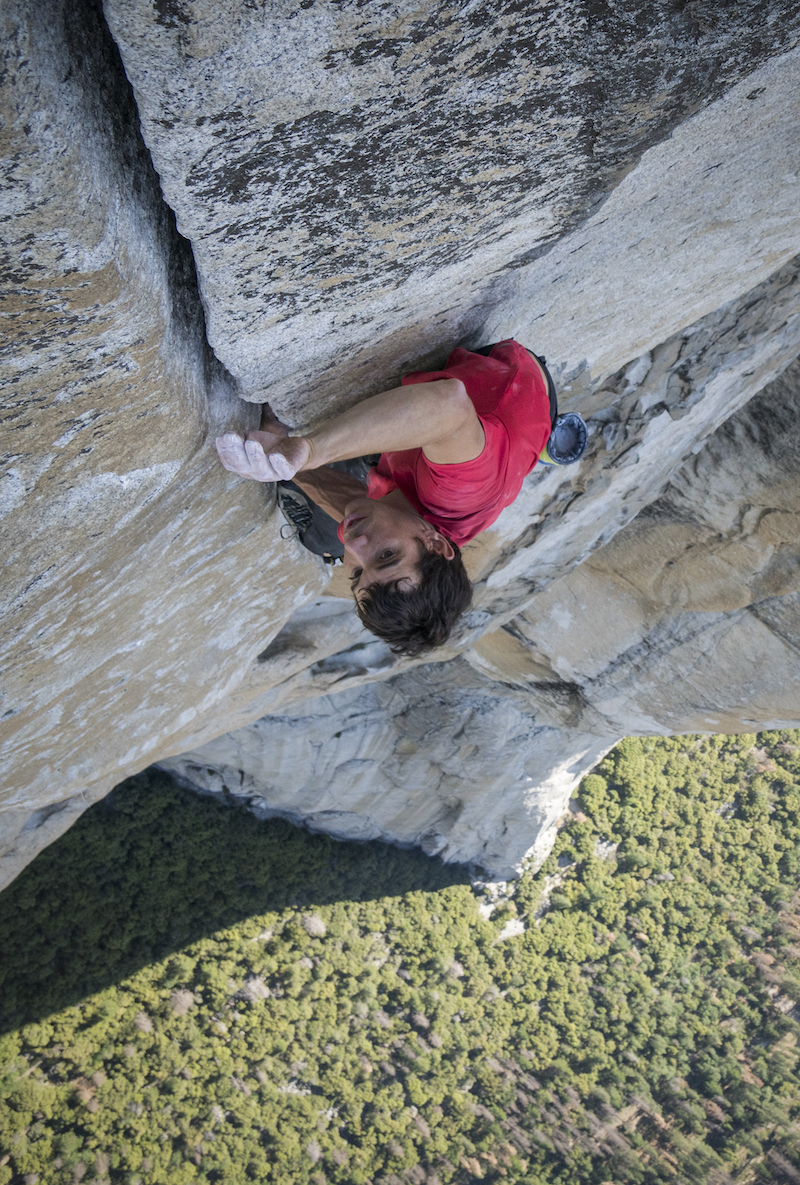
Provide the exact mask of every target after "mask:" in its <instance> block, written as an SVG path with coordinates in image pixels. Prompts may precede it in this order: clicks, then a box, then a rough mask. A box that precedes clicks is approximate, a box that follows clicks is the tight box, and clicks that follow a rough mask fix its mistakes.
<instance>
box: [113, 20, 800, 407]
mask: <svg viewBox="0 0 800 1185" xmlns="http://www.w3.org/2000/svg"><path fill="white" fill-rule="evenodd" d="M105 11H106V14H107V16H108V20H109V24H110V27H111V30H112V33H113V35H114V37H115V39H116V41H117V43H118V45H119V47H120V51H121V53H122V58H123V61H124V64H125V69H126V72H127V74H128V77H129V78H130V80H131V82H132V84H133V88H134V92H135V95H136V101H137V105H138V108H139V112H140V115H141V119H142V129H143V134H144V138H145V141H146V143H147V145H148V147H149V148H150V151H151V153H152V155H153V161H154V163H155V166H156V169H157V170H158V174H159V177H160V179H161V184H162V188H163V191H164V195H165V197H166V200H167V202H168V203H169V204H170V206H171V207H172V209H173V210H175V212H176V215H177V219H178V227H179V229H180V230H181V232H182V233H183V234H184V235H186V237H187V238H189V239H190V240H191V243H192V248H193V251H194V255H195V259H196V262H197V269H198V276H199V282H200V289H201V292H202V296H203V302H204V305H205V309H206V316H207V324H208V334H209V340H210V342H211V344H212V346H213V348H214V350H215V352H216V353H217V355H218V357H219V358H220V359H221V360H222V361H223V362H224V364H225V365H226V367H227V368H228V370H229V371H230V372H231V373H232V374H233V375H235V376H236V378H237V379H238V380H239V383H240V390H241V393H242V394H243V396H244V397H245V398H252V399H256V400H260V399H262V398H263V392H264V391H265V390H268V391H269V394H270V399H271V400H272V401H274V402H275V404H276V406H278V407H279V408H280V409H281V411H282V412H283V414H284V415H285V416H287V417H289V419H290V421H294V422H303V421H308V420H313V419H315V418H317V417H318V416H319V415H320V413H321V412H322V411H323V410H327V408H328V407H329V406H331V405H336V404H338V403H341V402H343V401H346V402H352V401H353V399H354V398H355V397H356V396H358V395H359V394H363V393H371V392H372V391H374V390H381V389H383V387H384V386H385V385H386V384H387V383H388V382H391V380H393V379H395V378H396V377H397V376H399V374H400V372H401V370H402V369H406V370H408V369H414V368H417V365H418V364H420V363H424V362H425V361H426V360H429V361H430V360H433V359H434V358H438V357H441V354H442V351H443V350H444V352H445V353H446V351H447V348H448V346H449V345H451V344H453V343H455V342H456V341H458V340H460V339H462V338H465V337H470V336H471V335H474V334H476V333H478V332H479V331H480V329H481V325H482V324H483V323H484V322H487V324H488V326H489V327H490V328H489V334H490V336H489V337H488V338H484V340H496V339H497V338H496V336H493V335H495V334H496V333H497V335H498V336H500V337H503V336H508V335H509V332H510V329H511V328H512V327H513V330H514V331H516V332H517V333H518V334H520V336H521V333H522V332H523V331H524V332H525V334H526V335H530V334H534V335H535V338H536V340H533V341H531V342H530V344H531V345H532V346H533V347H534V348H538V347H541V349H542V350H546V352H547V354H548V357H551V356H552V357H553V360H554V361H555V362H557V364H558V366H559V367H562V366H566V367H568V368H571V367H573V366H576V365H579V364H580V363H581V362H582V361H583V360H584V359H586V358H588V359H590V363H591V364H592V370H593V373H594V374H595V377H597V376H598V374H599V373H600V372H599V371H598V370H597V369H596V368H595V366H594V355H595V354H596V353H597V349H598V342H599V339H602V340H604V341H605V343H606V350H607V356H606V355H603V358H602V361H603V363H604V364H605V365H607V366H608V368H609V369H611V370H615V369H617V367H618V366H620V365H621V364H622V363H623V362H626V361H628V360H630V359H631V358H633V357H636V356H637V355H639V354H641V353H642V352H643V351H644V350H645V349H649V348H650V346H651V345H653V344H656V343H657V342H659V341H661V340H663V339H664V338H665V337H667V336H669V335H670V334H671V333H673V332H675V330H676V329H677V328H680V327H682V326H683V325H685V324H690V323H691V322H693V321H695V320H697V318H698V317H699V316H700V315H702V314H703V313H706V312H709V311H711V310H712V309H715V308H718V307H719V306H720V305H721V304H723V303H724V302H725V301H727V300H729V299H731V298H732V297H734V296H737V295H739V294H741V293H742V292H744V291H747V290H748V289H750V288H753V287H754V286H755V284H756V283H757V282H758V280H759V279H764V278H765V277H766V276H767V275H769V274H770V273H771V272H773V271H775V270H776V269H777V267H778V266H779V265H780V263H781V262H782V261H783V260H785V259H786V258H787V242H790V243H791V244H793V245H791V246H790V247H789V248H788V255H793V254H795V253H796V251H797V249H798V248H797V242H796V238H795V237H794V235H795V218H794V208H795V205H796V196H795V190H794V189H792V188H791V186H788V185H787V183H785V182H784V181H783V180H782V179H783V178H784V177H785V175H786V172H787V170H786V168H785V167H784V166H785V163H786V142H787V141H790V142H791V144H792V145H794V146H795V148H796V135H797V133H796V121H795V120H794V118H793V111H794V101H793V97H792V96H793V94H796V87H797V66H796V63H790V65H789V66H788V67H785V66H784V65H783V64H781V62H780V55H781V54H782V53H783V52H784V51H787V50H790V49H791V48H792V47H794V46H795V45H796V44H797V32H798V12H797V9H796V6H795V5H793V4H786V3H776V2H772V3H767V4H766V5H765V4H763V3H761V2H760V0H750V3H748V4H744V5H742V6H739V7H738V8H737V9H736V10H735V11H734V10H732V9H731V8H730V6H729V5H728V4H726V3H724V2H722V0H705V2H704V3H702V4H699V5H686V6H677V5H676V6H674V7H673V8H670V9H663V8H658V7H654V6H652V5H650V4H648V3H643V2H641V0H636V2H634V3H631V4H627V5H625V6H624V9H623V8H622V7H617V8H614V7H609V6H608V5H606V4H600V3H592V2H590V3H585V2H583V0H581V2H577V0H567V3H561V4H551V5H528V6H525V5H522V6H520V5H519V4H517V3H515V2H513V0H472V2H471V3H468V4H458V5H455V6H451V7H445V8H442V7H441V6H436V5H423V6H420V5H419V4H417V3H411V2H410V0H399V2H393V3H388V4H383V3H381V4H369V5H361V4H356V3H345V4H339V3H331V2H327V0H316V2H312V3H309V4H303V5H300V6H299V7H298V6H297V5H296V4H287V3H284V2H279V3H276V4H272V5H270V6H269V8H268V9H263V11H259V12H258V14H257V15H256V12H255V10H254V8H253V6H252V4H251V3H249V0H234V2H232V3H228V4H226V5H225V6H224V8H220V6H219V5H218V4H216V3H214V2H213V0H199V2H197V3H192V4H191V5H190V4H185V3H181V2H176V3H168V4H159V5H156V6H154V5H153V4H151V3H150V0H105ZM773 59H777V60H776V61H773ZM762 63H765V64H766V71H765V73H764V74H763V76H762V74H761V73H760V72H759V71H758V70H757V67H758V66H760V65H762ZM787 70H788V73H787ZM743 80H747V81H746V82H743ZM737 83H743V86H742V87H738V88H737V86H736V84H737ZM793 88H794V90H793ZM729 95H730V96H731V97H730V98H727V96H729ZM719 99H722V106H721V107H715V110H714V112H713V113H711V114H710V115H709V116H708V117H706V113H705V110H704V109H705V108H707V107H708V105H709V104H710V103H712V101H713V100H719ZM698 110H700V111H701V118H700V121H699V122H692V123H691V124H690V125H688V127H687V129H686V131H685V132H679V133H678V138H677V139H676V140H675V143H674V144H672V143H671V142H670V141H669V139H667V137H669V134H670V133H671V132H672V131H673V129H676V128H678V127H679V125H680V124H681V123H682V121H683V120H685V119H686V117H687V116H688V115H689V114H690V113H692V112H695V111H698ZM655 144H657V145H659V147H658V148H657V149H656V156H657V159H656V161H655V163H653V164H652V165H651V166H649V167H648V168H645V170H644V173H643V175H641V174H640V176H639V179H638V181H637V183H636V185H635V186H634V189H633V192H631V185H630V183H628V184H627V185H626V184H625V182H624V181H623V182H622V185H621V186H619V187H618V192H619V194H620V198H619V202H621V203H622V212H623V215H624V227H620V225H619V223H620V210H619V209H616V208H615V213H614V215H613V216H612V218H611V221H610V222H609V223H608V225H606V234H605V237H603V236H601V237H600V241H599V243H598V245H597V246H596V247H595V248H594V249H593V250H592V251H590V252H588V253H586V254H587V256H588V257H589V258H590V259H591V262H588V263H584V262H583V255H580V256H578V257H573V256H571V255H570V253H571V252H572V253H573V255H574V252H575V251H576V250H581V251H585V248H584V246H583V244H582V243H581V244H580V246H578V245H576V244H574V243H570V245H569V246H567V247H566V248H565V251H566V258H567V259H568V260H569V262H570V264H571V266H570V267H569V268H568V273H570V274H569V275H568V278H566V279H562V278H561V277H560V273H561V272H562V271H563V263H564V258H563V255H564V253H562V254H561V255H559V256H558V259H559V262H558V264H557V265H556V268H555V272H553V271H551V269H550V268H549V267H547V266H546V265H545V266H544V267H543V270H540V269H539V268H538V267H537V265H536V264H535V263H534V264H530V263H529V261H530V260H535V259H537V258H538V257H540V256H542V254H543V253H545V252H547V250H548V249H549V248H550V247H552V246H553V245H554V244H556V243H557V242H559V241H563V240H564V238H565V235H566V232H568V231H570V230H572V229H573V228H576V227H577V226H578V225H579V224H581V223H582V222H583V221H584V220H585V218H586V216H587V214H589V213H590V212H591V211H592V210H593V209H595V208H596V207H597V205H598V203H599V202H600V201H601V199H602V198H603V197H604V196H605V195H607V194H609V193H611V191H612V190H614V188H615V185H616V184H617V182H618V181H619V180H620V178H624V177H625V175H626V174H627V173H628V172H629V171H630V169H631V167H632V165H634V164H636V163H637V161H638V160H639V158H640V157H641V155H642V153H643V152H644V151H645V150H646V149H648V148H650V147H651V146H652V145H655ZM664 156H666V158H668V159H667V161H666V163H665V162H663V161H662V159H661V158H662V157H664ZM720 170H721V172H720ZM665 180H666V182H667V183H666V184H665ZM659 191H661V199H662V200H656V202H655V204H654V205H651V204H649V203H650V200H651V198H653V197H654V196H656V198H658V193H659ZM779 191H780V194H782V196H779ZM783 191H785V193H784V192H783ZM615 192H617V191H615ZM712 193H713V194H714V200H713V201H712V202H709V197H710V195H711V194H712ZM789 194H791V196H789ZM619 202H618V203H617V205H619ZM665 210H666V212H667V220H666V225H665V224H664V218H665ZM755 215H758V217H757V218H756V217H755ZM596 217H597V218H599V219H600V220H601V222H604V223H605V222H606V216H605V214H604V211H603V210H602V209H601V210H600V211H599V212H598V213H597V215H596ZM756 221H757V222H758V224H759V226H760V228H761V229H760V230H759V231H757V232H756V230H755V225H754V224H755V222H756ZM787 224H788V225H787ZM731 225H735V226H736V227H737V229H736V233H735V234H733V235H732V234H731V233H729V230H728V227H730V226H731ZM790 227H791V229H790ZM743 233H744V238H742V237H741V236H742V234H743ZM647 237H650V238H651V239H652V241H651V242H650V243H649V244H647V245H645V246H644V247H642V244H643V240H644V239H646V238H647ZM754 238H757V239H758V240H759V250H758V251H757V252H755V253H754V252H753V251H752V249H751V242H752V240H753V239H754ZM737 243H738V250H737ZM701 244H702V250H703V251H704V253H705V254H706V255H707V256H708V258H707V260H706V261H705V263H704V264H703V265H702V270H704V271H706V270H710V272H712V273H715V274H716V273H719V274H718V275H717V278H716V282H710V278H709V277H707V278H706V281H705V284H704V285H700V286H699V288H698V291H697V294H696V296H695V298H694V300H689V301H688V302H687V301H686V289H687V287H688V288H689V290H691V288H692V277H693V276H695V274H696V272H697V270H698V269H697V267H696V265H695V263H694V262H692V261H691V260H690V257H693V256H694V255H695V254H696V252H697V250H698V248H699V247H700V245H701ZM676 252H679V253H680V254H681V255H683V256H685V257H686V259H687V260H688V261H689V262H690V266H689V269H688V272H685V264H684V261H683V259H682V258H676ZM712 257H713V258H712ZM609 261H612V271H611V273H610V274H608V273H607V267H608V264H609ZM614 261H615V263H616V266H613V262H614ZM526 264H528V266H527V267H526V266H525V265H526ZM682 272H684V277H683V279H684V282H682V279H681V273H682ZM665 275H666V277H667V278H668V281H669V282H668V283H667V284H666V285H665V283H664V279H665ZM745 275H746V276H747V278H746V279H745V278H744V277H745ZM554 276H556V277H559V283H558V287H557V288H556V289H555V290H553V289H552V287H551V286H552V284H553V282H554ZM623 277H624V279H625V284H624V285H623V287H624V288H625V290H626V292H625V293H624V294H623V293H621V292H620V288H619V282H618V281H619V279H622V278H623ZM634 277H635V278H636V279H637V280H638V284H634V283H632V279H633V278H634ZM576 279H577V282H578V285H579V291H580V293H581V295H582V297H583V298H582V299H581V298H580V297H579V298H578V299H577V300H576V299H575V295H576V294H575V285H576ZM609 287H610V288H611V289H612V291H616V292H617V295H618V297H619V296H622V299H623V303H624V302H625V300H627V301H628V302H630V303H629V305H628V308H633V309H634V310H635V315H634V317H632V318H627V317H622V316H620V317H619V318H617V319H616V321H615V324H614V327H613V330H611V323H610V317H609V310H608V309H607V308H604V305H605V303H606V301H607V291H608V288H609ZM642 287H644V289H645V292H646V299H647V298H649V300H648V303H647V305H646V307H647V309H648V311H647V313H646V314H644V309H643V307H642V304H641V297H640V294H639V292H638V291H637V289H639V288H642ZM551 293H552V295H551ZM601 294H602V297H603V300H602V303H600V304H597V305H595V301H596V300H597V298H598V297H599V296H601ZM553 295H557V297H558V298H561V301H562V307H553V308H552V313H553V315H552V317H551V319H550V321H549V322H546V328H545V326H542V331H541V332H538V329H539V326H538V324H537V318H539V317H541V316H542V308H541V307H540V306H541V304H542V300H543V299H544V303H545V305H546V306H547V305H549V306H553ZM531 301H532V302H533V306H532V308H531V310H530V311H529V308H528V303H529V302H531ZM564 302H565V303H566V305H567V306H568V309H569V312H568V314H567V315H565V313H564V308H563V303H564ZM656 306H657V307H658V308H659V309H660V312H659V313H656V311H655V308H656ZM637 322H641V324H638V325H637ZM625 323H627V326H628V329H627V332H625V333H622V332H621V327H622V325H623V324H625ZM498 326H501V327H502V328H501V329H500V330H498V329H497V327H498ZM554 326H558V327H559V328H560V330H561V331H560V332H556V334H555V335H554V334H553V332H552V329H553V327H554ZM634 326H636V328H634ZM576 328H577V332H576ZM588 339H591V340H588ZM521 340H525V339H524V338H521ZM601 354H602V350H601Z"/></svg>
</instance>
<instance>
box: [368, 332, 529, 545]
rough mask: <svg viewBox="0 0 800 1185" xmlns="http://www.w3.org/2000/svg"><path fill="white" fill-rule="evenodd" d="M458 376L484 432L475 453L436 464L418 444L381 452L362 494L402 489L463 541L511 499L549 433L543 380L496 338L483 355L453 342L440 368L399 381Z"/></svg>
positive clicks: (511, 345)
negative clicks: (471, 457) (455, 461)
mask: <svg viewBox="0 0 800 1185" xmlns="http://www.w3.org/2000/svg"><path fill="white" fill-rule="evenodd" d="M444 378H454V379H461V381H462V383H463V384H464V386H465V387H466V389H467V394H468V395H469V397H470V399H471V400H472V402H473V405H474V407H475V410H476V412H477V413H478V417H479V419H480V421H481V423H482V424H483V430H484V432H485V433H486V444H485V445H484V448H483V452H482V453H481V454H480V456H479V457H475V459H474V460H472V461H460V462H459V463H458V464H456V465H436V464H434V463H433V461H429V460H428V459H427V457H426V456H425V455H424V453H423V451H422V449H421V448H414V449H405V450H404V451H403V452H396V453H382V454H381V459H380V461H379V463H378V465H377V467H376V468H375V469H373V470H372V472H371V473H370V475H369V477H368V480H367V495H368V497H370V498H383V497H384V496H385V495H386V494H388V493H390V492H391V491H392V490H400V492H401V493H402V494H403V495H404V496H405V497H406V498H407V499H408V501H409V502H410V503H411V505H412V506H413V507H414V508H415V510H417V511H418V512H419V514H421V515H422V517H423V518H424V519H425V520H426V522H429V523H431V524H432V525H433V526H434V527H436V529H437V530H439V531H441V532H442V533H443V534H444V535H446V536H447V538H448V539H450V540H452V542H453V543H456V544H458V546H459V547H460V546H461V545H462V544H464V543H466V542H467V541H468V540H470V539H474V537H475V536H476V535H477V534H478V533H479V532H480V531H483V530H485V529H486V527H489V526H491V524H492V523H493V522H494V520H495V519H496V518H497V516H498V515H499V514H500V511H501V510H503V509H505V507H506V506H510V504H511V503H512V502H513V501H514V499H515V498H516V496H517V494H518V493H519V492H520V490H521V488H522V482H523V479H524V478H525V476H526V475H527V474H528V473H530V471H531V469H533V467H534V465H535V464H536V462H537V461H538V459H539V454H540V453H541V451H542V449H543V448H544V446H545V445H546V444H547V441H548V438H549V436H550V427H551V425H550V400H549V398H548V394H547V383H546V381H545V379H544V376H543V375H542V373H541V371H540V370H539V368H538V366H537V365H536V363H535V362H534V361H533V359H532V358H531V356H530V354H529V353H528V351H527V350H526V349H525V348H524V347H523V346H521V345H520V344H519V342H515V341H505V342H500V343H498V345H496V346H495V347H494V349H493V350H492V352H491V354H490V355H489V357H488V358H484V357H483V355H482V354H473V353H471V352H470V351H469V350H462V349H461V347H460V346H459V347H457V348H456V349H455V350H453V352H452V354H451V355H450V357H449V358H448V359H447V366H446V368H445V369H444V370H435V371H429V372H427V373H423V372H422V371H415V372H413V373H412V374H407V375H406V376H405V378H404V379H403V384H404V385H406V384H408V383H430V382H433V381H434V380H435V379H444Z"/></svg>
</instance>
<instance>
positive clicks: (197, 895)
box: [0, 770, 469, 1032]
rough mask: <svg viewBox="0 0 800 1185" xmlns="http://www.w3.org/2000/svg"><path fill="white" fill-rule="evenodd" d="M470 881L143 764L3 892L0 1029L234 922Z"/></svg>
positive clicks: (456, 871)
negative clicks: (224, 798) (257, 811)
mask: <svg viewBox="0 0 800 1185" xmlns="http://www.w3.org/2000/svg"><path fill="white" fill-rule="evenodd" d="M468 880H469V878H468V875H467V872H466V870H465V869H464V867H463V866H461V865H453V864H450V865H445V864H442V862H441V861H440V860H437V859H431V858H430V857H428V856H425V855H424V854H423V853H422V852H421V851H418V850H410V851H409V850H403V849H399V848H394V847H391V846H390V845H388V844H384V843H378V842H372V843H340V842H337V841H335V840H332V839H330V838H329V837H328V836H324V835H312V834H310V833H309V832H307V831H304V830H302V829H301V828H299V827H295V826H292V825H291V824H290V823H287V822H285V821H284V820H282V819H271V820H269V821H267V822H260V821H259V820H257V819H256V818H254V816H253V815H251V814H250V813H249V812H248V811H246V810H245V809H244V808H241V807H229V806H226V805H223V804H222V803H219V802H217V801H215V800H213V799H210V798H203V797H200V796H198V795H196V794H193V793H192V792H191V791H188V790H183V789H181V788H180V787H179V786H178V785H177V784H176V783H175V782H174V781H172V779H171V778H170V777H169V776H168V775H167V774H165V773H162V772H161V771H157V770H147V771H145V773H143V774H139V775H138V776H137V777H135V778H130V779H128V781H126V782H123V783H122V784H121V785H120V786H117V787H116V789H115V790H114V791H113V792H112V793H111V794H110V795H109V796H108V797H107V798H105V799H104V800H103V801H102V802H99V803H97V804H96V805H95V806H93V807H91V808H90V810H88V811H86V813H85V814H84V815H82V816H81V818H80V819H79V820H78V821H77V823H75V825H74V826H73V827H72V828H71V829H70V830H69V831H68V832H67V833H66V834H65V835H63V836H62V837H61V838H60V839H59V840H57V841H56V842H55V843H54V844H52V845H51V846H50V847H48V848H47V849H46V851H44V852H42V853H41V854H40V855H39V856H38V857H37V858H36V860H34V861H33V863H32V864H30V865H29V866H28V867H27V868H26V869H25V870H24V871H23V872H22V873H21V874H20V876H19V877H18V878H17V879H16V880H15V881H14V883H13V884H12V885H10V886H9V887H8V888H7V889H6V890H5V892H4V893H3V894H2V895H0V950H2V952H3V955H2V966H1V967H0V1031H2V1032H5V1031H8V1030H9V1029H13V1028H16V1027H17V1026H19V1025H20V1024H23V1023H29V1022H32V1021H37V1020H41V1019H43V1018H44V1017H46V1016H48V1015H50V1014H51V1013H52V1012H54V1011H56V1010H58V1009H61V1008H65V1007H67V1006H69V1005H71V1004H75V1003H78V1002H79V1001H80V1000H82V999H83V998H84V997H85V996H87V995H89V994H90V993H92V992H95V991H98V990H101V989H103V988H106V987H109V986H110V985H112V984H116V983H118V982H119V981H120V980H122V979H124V978H125V977H127V976H129V975H131V974H132V973H133V972H135V971H137V970H139V969H140V968H141V967H143V966H146V965H148V964H149V963H152V962H153V961H155V960H160V959H163V958H164V957H165V956H167V955H169V954H171V953H173V952H175V951H178V950H180V949H181V948H182V947H185V946H186V945H187V944H188V943H191V942H193V941H195V940H196V939H198V938H201V937H203V936H205V935H209V934H212V933H214V932H215V931H217V930H220V929H224V928H225V927H228V926H231V925H234V924H235V923H236V922H239V921H241V920H242V919H244V918H247V917H251V916H253V915H258V914H262V913H265V912H267V911H270V910H274V911H279V910H283V909H285V908H287V907H301V908H302V907H309V906H312V905H325V904H331V903H333V902H337V901H367V900H372V899H375V898H380V897H386V896H395V895H399V894H402V893H408V892H411V891H413V890H425V891H428V892H430V891H435V890H437V889H443V888H446V887H448V886H450V885H455V884H464V883H467V882H468Z"/></svg>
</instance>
